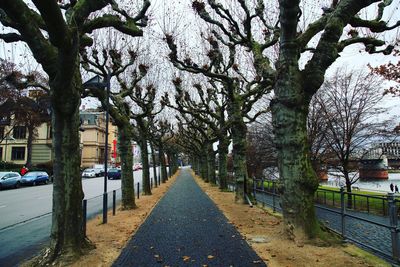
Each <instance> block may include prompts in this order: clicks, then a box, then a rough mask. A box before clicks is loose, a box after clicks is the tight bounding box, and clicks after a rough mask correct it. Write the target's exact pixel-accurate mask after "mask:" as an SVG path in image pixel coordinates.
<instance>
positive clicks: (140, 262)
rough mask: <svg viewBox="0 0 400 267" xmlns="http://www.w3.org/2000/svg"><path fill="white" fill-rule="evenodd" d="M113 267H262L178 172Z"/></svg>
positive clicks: (184, 171) (185, 173) (184, 174)
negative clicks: (172, 182) (172, 183)
mask: <svg viewBox="0 0 400 267" xmlns="http://www.w3.org/2000/svg"><path fill="white" fill-rule="evenodd" d="M113 266H135V267H136V266H139V267H148V266H149V267H150V266H171V267H172V266H200V267H201V266H208V267H211V266H221V267H222V266H228V267H229V266H234V267H236V266H241V267H246V266H266V265H265V264H264V263H262V261H261V259H260V258H259V257H258V255H257V254H256V253H255V252H254V251H253V250H252V249H251V247H250V246H249V245H248V244H247V243H246V241H244V240H243V239H242V236H241V235H240V234H239V232H237V230H236V229H235V228H234V227H233V226H232V225H231V224H229V223H228V221H227V219H226V217H225V216H224V215H223V214H222V213H221V212H220V211H219V210H218V208H217V207H216V206H215V204H214V203H213V202H212V201H211V200H210V198H209V197H208V196H207V195H206V194H205V193H204V192H203V191H202V190H201V189H200V187H199V186H198V185H197V184H196V182H195V181H194V180H193V177H192V176H191V174H190V173H189V170H188V169H182V171H181V174H180V175H179V176H178V178H177V180H176V182H175V184H174V185H173V186H172V187H171V188H170V190H169V191H168V192H167V193H166V194H165V196H164V197H163V198H162V199H161V201H160V202H159V203H158V204H157V206H156V207H155V208H154V210H153V211H152V213H151V214H150V216H149V217H148V218H147V220H146V221H145V222H144V223H143V225H142V226H141V227H140V228H139V229H138V231H137V232H136V234H135V235H134V236H133V238H132V239H131V240H130V241H129V242H128V244H127V246H126V247H125V248H124V249H123V251H122V253H121V255H120V256H119V258H118V259H117V260H116V261H115V262H114V264H113Z"/></svg>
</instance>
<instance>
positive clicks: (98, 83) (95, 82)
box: [82, 70, 111, 224]
mask: <svg viewBox="0 0 400 267" xmlns="http://www.w3.org/2000/svg"><path fill="white" fill-rule="evenodd" d="M110 80H111V74H110V71H108V70H107V76H106V80H105V81H104V80H103V81H102V80H101V77H100V76H99V75H96V76H94V77H93V78H91V79H90V80H88V81H87V82H85V83H83V84H82V86H83V88H89V89H90V88H96V89H104V87H105V88H106V101H107V102H106V140H105V144H104V146H105V147H104V191H103V224H104V223H107V208H108V203H107V202H108V198H107V177H108V168H107V167H108V166H107V163H108V162H107V161H108V121H109V97H110Z"/></svg>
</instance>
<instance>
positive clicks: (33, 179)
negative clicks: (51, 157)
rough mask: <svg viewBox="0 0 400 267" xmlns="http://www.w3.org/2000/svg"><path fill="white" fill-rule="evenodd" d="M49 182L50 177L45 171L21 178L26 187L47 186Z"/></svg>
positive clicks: (34, 172) (30, 173) (31, 173)
mask: <svg viewBox="0 0 400 267" xmlns="http://www.w3.org/2000/svg"><path fill="white" fill-rule="evenodd" d="M48 182H49V175H48V174H47V172H43V171H33V172H28V173H26V174H25V175H24V176H22V178H21V184H24V185H28V184H29V185H38V184H47V183H48Z"/></svg>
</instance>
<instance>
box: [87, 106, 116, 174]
mask: <svg viewBox="0 0 400 267" xmlns="http://www.w3.org/2000/svg"><path fill="white" fill-rule="evenodd" d="M80 119H81V128H80V133H81V134H80V136H81V137H80V138H81V141H80V148H81V167H83V168H88V167H93V165H95V164H104V152H105V141H106V138H107V137H106V120H105V113H104V112H97V111H90V110H86V111H81V113H80ZM108 132H109V134H108V155H107V161H108V162H109V163H113V161H114V162H117V160H118V155H117V151H116V147H117V127H116V126H114V125H113V124H112V123H111V122H109V126H108Z"/></svg>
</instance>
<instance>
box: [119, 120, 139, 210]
mask: <svg viewBox="0 0 400 267" xmlns="http://www.w3.org/2000/svg"><path fill="white" fill-rule="evenodd" d="M131 140H132V129H131V126H130V125H125V126H123V125H121V126H118V151H119V154H120V157H121V189H122V209H124V210H128V209H134V208H136V204H135V186H134V180H133V166H132V165H133V153H132V144H131Z"/></svg>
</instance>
